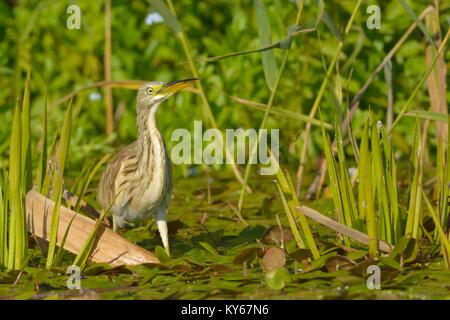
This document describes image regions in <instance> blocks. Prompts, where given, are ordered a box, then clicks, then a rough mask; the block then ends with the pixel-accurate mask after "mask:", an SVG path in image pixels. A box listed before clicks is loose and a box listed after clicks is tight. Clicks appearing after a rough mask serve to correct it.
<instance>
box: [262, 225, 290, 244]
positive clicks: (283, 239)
mask: <svg viewBox="0 0 450 320" xmlns="http://www.w3.org/2000/svg"><path fill="white" fill-rule="evenodd" d="M292 239H293V237H292V232H291V230H290V229H289V228H286V227H284V226H282V227H281V228H280V226H272V227H270V228H269V229H267V230H266V232H264V235H263V236H262V238H261V242H262V243H263V244H266V245H271V244H277V245H278V244H281V243H287V242H289V241H291V240H292Z"/></svg>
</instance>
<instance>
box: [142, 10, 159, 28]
mask: <svg viewBox="0 0 450 320" xmlns="http://www.w3.org/2000/svg"><path fill="white" fill-rule="evenodd" d="M163 21H164V18H163V17H162V16H161V15H160V14H159V12H156V11H155V12H150V13H149V14H148V15H147V16H146V17H145V24H146V25H148V26H151V25H152V24H157V23H161V22H163Z"/></svg>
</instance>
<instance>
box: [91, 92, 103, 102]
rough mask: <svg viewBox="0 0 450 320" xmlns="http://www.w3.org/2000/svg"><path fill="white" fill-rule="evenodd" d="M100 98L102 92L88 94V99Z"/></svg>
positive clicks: (98, 99)
mask: <svg viewBox="0 0 450 320" xmlns="http://www.w3.org/2000/svg"><path fill="white" fill-rule="evenodd" d="M101 99H102V94H101V93H100V92H91V93H90V94H89V100H90V101H100V100H101Z"/></svg>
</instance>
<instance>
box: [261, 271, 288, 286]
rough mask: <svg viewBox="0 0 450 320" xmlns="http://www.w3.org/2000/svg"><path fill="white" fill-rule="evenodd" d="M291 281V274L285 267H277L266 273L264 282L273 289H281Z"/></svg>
mask: <svg viewBox="0 0 450 320" xmlns="http://www.w3.org/2000/svg"><path fill="white" fill-rule="evenodd" d="M290 281H291V275H290V274H289V271H288V270H287V269H286V268H283V267H278V268H275V269H273V270H271V271H269V272H267V273H266V284H267V286H268V287H269V288H272V289H274V290H281V289H283V288H284V287H285V286H286V284H288V283H289V282H290Z"/></svg>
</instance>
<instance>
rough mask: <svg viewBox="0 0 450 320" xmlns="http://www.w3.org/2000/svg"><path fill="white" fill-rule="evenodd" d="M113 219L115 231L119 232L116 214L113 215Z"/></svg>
mask: <svg viewBox="0 0 450 320" xmlns="http://www.w3.org/2000/svg"><path fill="white" fill-rule="evenodd" d="M112 221H113V231H114V232H117V230H118V226H117V218H116V216H115V215H113V216H112Z"/></svg>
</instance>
